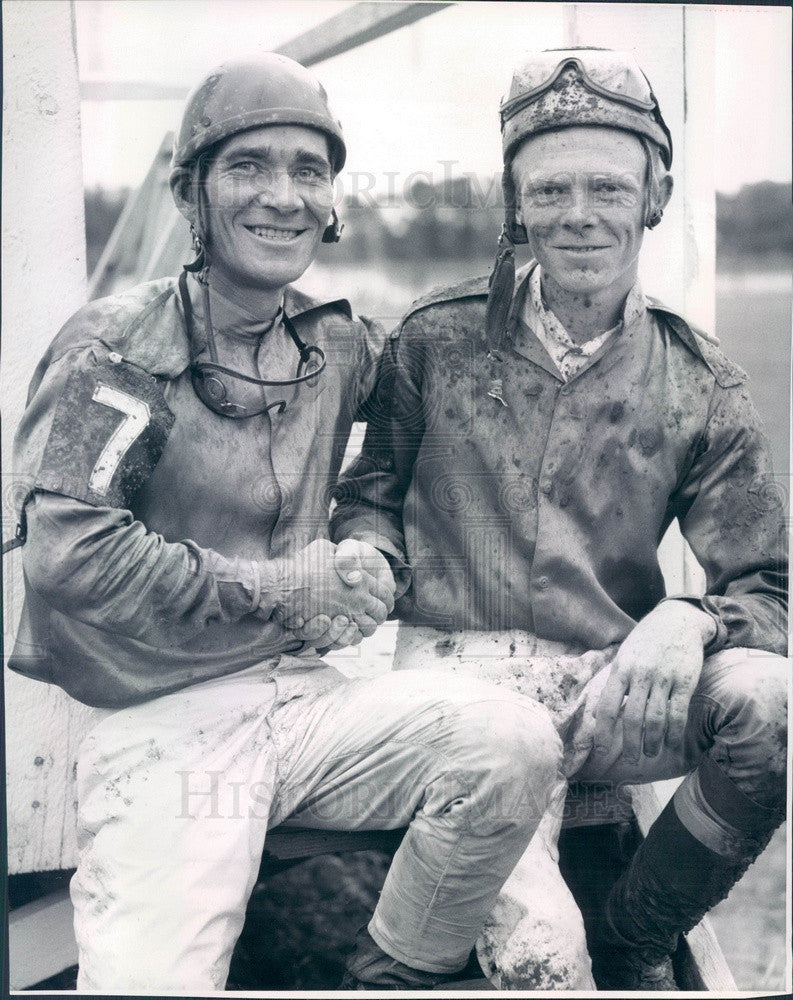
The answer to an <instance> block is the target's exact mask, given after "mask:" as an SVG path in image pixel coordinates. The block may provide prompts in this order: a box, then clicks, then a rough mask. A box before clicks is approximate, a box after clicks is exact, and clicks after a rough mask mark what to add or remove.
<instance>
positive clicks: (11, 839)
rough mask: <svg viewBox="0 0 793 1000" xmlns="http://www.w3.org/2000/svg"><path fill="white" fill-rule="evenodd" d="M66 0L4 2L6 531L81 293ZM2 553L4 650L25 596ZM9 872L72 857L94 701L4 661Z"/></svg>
mask: <svg viewBox="0 0 793 1000" xmlns="http://www.w3.org/2000/svg"><path fill="white" fill-rule="evenodd" d="M73 14H74V12H73V8H72V4H70V3H64V2H62V0H10V2H6V3H4V4H3V49H4V52H3V91H4V93H3V234H2V236H3V253H2V299H3V353H2V368H0V383H1V384H2V399H3V442H2V443H3V477H2V484H3V490H2V497H3V537H4V538H7V537H9V536H10V535H11V534H12V533H13V529H14V511H13V506H14V504H13V498H14V494H15V492H16V489H15V486H16V484H15V482H14V479H13V476H12V474H11V468H10V466H11V444H12V440H13V435H14V432H15V430H16V426H17V424H18V422H19V418H20V416H21V414H22V410H23V408H24V405H25V395H26V389H27V385H28V382H29V381H30V376H31V375H32V373H33V369H34V367H35V365H36V362H37V361H38V359H39V358H40V357H41V355H42V354H43V353H44V350H45V349H46V347H47V344H48V343H49V341H50V340H51V339H52V337H53V336H54V335H55V333H57V331H58V328H59V327H60V326H61V324H62V323H63V322H64V321H65V320H66V319H67V318H68V317H69V315H70V314H71V313H73V312H74V311H75V309H77V308H78V307H79V306H80V305H81V304H82V303H83V302H84V301H85V287H86V282H85V219H84V211H83V177H82V157H81V149H80V103H79V88H78V80H77V60H76V55H75V40H74V27H73ZM19 555H20V553H19V550H18V549H17V550H15V551H14V552H12V553H11V554H10V555H8V556H6V557H5V561H4V562H5V565H4V567H3V569H4V574H3V576H4V583H5V592H4V595H3V596H4V601H3V639H4V649H5V655H6V656H8V655H9V653H10V651H11V648H12V646H13V641H14V637H15V634H16V629H17V623H18V620H19V612H20V609H21V605H22V579H21V577H22V574H21V568H20V558H19ZM4 684H5V712H6V718H5V723H6V730H5V731H6V771H7V785H6V788H7V806H8V861H9V871H10V872H11V873H15V872H26V871H37V870H46V869H56V868H66V867H71V866H73V865H74V864H75V851H76V844H75V835H74V805H73V799H74V796H73V791H72V789H73V778H72V772H73V763H74V752H75V748H76V743H77V741H78V740H79V738H80V734H81V733H82V731H83V730H84V728H85V725H86V722H87V720H88V718H90V715H91V710H89V709H87V708H85V707H84V706H82V705H78V704H77V702H75V701H73V700H72V699H70V698H68V697H67V696H66V695H65V694H64V693H63V692H62V691H60V690H59V689H58V688H55V687H51V686H50V685H44V684H38V683H36V682H34V681H31V680H27V679H25V678H21V677H18V676H16V675H14V674H12V673H11V672H10V671H8V670H7V669H6V670H5V679H4Z"/></svg>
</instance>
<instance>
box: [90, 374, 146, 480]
mask: <svg viewBox="0 0 793 1000" xmlns="http://www.w3.org/2000/svg"><path fill="white" fill-rule="evenodd" d="M93 399H94V400H95V401H96V402H97V403H102V404H103V405H104V406H109V407H111V408H112V409H114V410H119V411H120V412H121V413H123V414H124V418H125V419H124V420H122V421H121V423H120V424H119V425H118V427H117V428H116V429H115V430H114V431H113V433H112V434H111V436H110V438H109V440H108V442H107V444H106V445H105V447H104V448H103V449H102V454H101V455H100V456H99V458H98V459H97V460H96V465H95V466H94V470H93V472H92V473H91V478H90V479H89V480H88V486H89V487H90V489H92V490H93V491H94V493H99V494H103V493H107V491H108V490H109V489H110V482H111V480H112V479H113V475H114V473H115V471H116V469H117V468H118V466H119V463H120V462H121V459H122V458H123V457H124V456H125V455H126V453H127V452H128V451H129V449H130V448H131V447H132V445H133V444H134V443H135V442H136V441H137V439H138V438H139V437H140V435H141V434H142V433H143V431H144V429H145V428H146V425H147V424H148V422H149V421H150V420H151V410H150V409H149V406H148V403H144V401H143V400H142V399H137V398H136V397H135V396H130V395H129V394H128V393H126V392H122V391H121V389H113V388H111V387H110V386H109V385H104V384H102V383H101V382H100V384H99V385H98V386H97V387H96V388H95V389H94V395H93Z"/></svg>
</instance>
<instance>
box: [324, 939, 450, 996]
mask: <svg viewBox="0 0 793 1000" xmlns="http://www.w3.org/2000/svg"><path fill="white" fill-rule="evenodd" d="M456 975H457V973H453V974H449V973H444V972H425V971H424V970H423V969H414V968H412V967H411V966H409V965H405V964H404V962H399V961H397V959H395V958H392V957H391V956H390V955H389V954H387V953H386V952H385V951H383V949H382V948H381V947H380V945H379V944H377V942H376V941H375V940H374V938H373V937H372V936H371V934H370V933H369V931H368V929H367V928H366V927H362V928H361V929H360V931H358V936H357V938H356V941H355V951H354V952H353V953H352V955H350V957H349V958H348V959H347V971H346V972H345V974H344V978H343V979H342V981H341V985H340V986H339V989H343V990H374V991H380V990H414V991H415V990H431V989H432V988H433V987H434V986H437V985H438V984H439V983H443V982H448V981H449V980H450V979H454V978H455V976H456Z"/></svg>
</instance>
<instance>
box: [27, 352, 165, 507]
mask: <svg viewBox="0 0 793 1000" xmlns="http://www.w3.org/2000/svg"><path fill="white" fill-rule="evenodd" d="M173 422H174V416H173V414H172V413H171V411H170V409H169V408H168V405H167V403H166V402H165V398H164V396H163V392H162V388H161V386H160V385H159V383H158V382H157V381H156V380H155V379H154V378H152V377H151V376H149V375H147V374H146V373H145V372H144V371H142V370H141V369H138V368H136V367H135V366H133V365H130V364H128V363H126V362H123V361H122V362H120V363H118V364H111V363H106V364H99V365H97V366H96V367H95V368H91V369H89V370H81V371H74V372H72V373H71V375H70V376H69V378H68V380H67V382H66V385H65V386H64V388H63V392H62V393H61V396H60V398H59V400H58V403H57V406H56V409H55V417H54V419H53V422H52V427H51V429H50V433H49V437H48V438H47V443H46V445H45V447H44V454H43V457H42V461H41V466H40V468H39V473H38V476H37V477H36V488H37V489H42V490H48V491H49V492H51V493H61V494H63V495H64V496H70V497H74V498H75V499H76V500H85V501H87V502H88V503H91V504H94V505H95V506H107V507H123V508H125V507H128V506H129V505H130V503H131V501H132V499H133V498H134V496H135V494H136V493H137V491H138V490H139V489H140V488H141V486H142V485H143V484H144V483H145V482H146V480H147V479H148V478H149V476H150V475H151V473H152V470H153V469H154V467H155V465H156V464H157V462H158V461H159V460H160V457H161V455H162V452H163V448H164V447H165V443H166V441H167V440H168V435H169V434H170V431H171V428H172V427H173Z"/></svg>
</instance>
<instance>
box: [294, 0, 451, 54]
mask: <svg viewBox="0 0 793 1000" xmlns="http://www.w3.org/2000/svg"><path fill="white" fill-rule="evenodd" d="M451 6H452V4H451V3H390V2H389V3H373V2H368V3H356V4H354V5H353V6H352V7H348V8H347V9H346V10H343V11H341V12H340V13H338V14H335V15H334V16H333V17H330V18H328V20H327V21H323V22H322V24H319V25H317V26H316V27H315V28H311V30H310V31H305V32H303V34H302V35H298V36H297V38H293V39H292V40H291V41H289V42H285V43H284V44H283V45H280V46H279V47H278V48H277V49H276V50H275V51H276V52H280V53H281V55H284V56H289V57H290V58H291V59H295V60H297V62H299V63H302V64H303V65H304V66H314V65H315V64H316V63H320V62H322V61H323V60H325V59H330V58H332V57H333V56H338V55H341V54H342V53H343V52H349V50H350V49H355V48H358V46H359V45H364V44H365V43H366V42H371V41H373V40H374V39H375V38H380V37H381V36H382V35H387V34H389V32H391V31H396V30H397V29H398V28H404V27H405V26H406V25H408V24H413V22H414V21H420V20H421V18H423V17H427V15H428V14H434V13H435V12H436V11H439V10H443V8H444V7H451Z"/></svg>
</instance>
